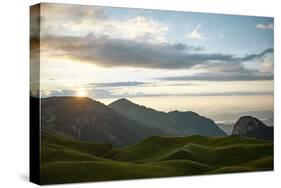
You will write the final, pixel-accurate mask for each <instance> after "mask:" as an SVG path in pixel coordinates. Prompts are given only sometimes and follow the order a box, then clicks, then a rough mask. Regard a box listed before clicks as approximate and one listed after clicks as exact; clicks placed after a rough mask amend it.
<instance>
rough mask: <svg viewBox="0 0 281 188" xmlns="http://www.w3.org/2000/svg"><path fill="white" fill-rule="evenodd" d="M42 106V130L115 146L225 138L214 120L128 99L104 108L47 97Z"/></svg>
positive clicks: (73, 99) (93, 103) (78, 99)
mask: <svg viewBox="0 0 281 188" xmlns="http://www.w3.org/2000/svg"><path fill="white" fill-rule="evenodd" d="M41 107H42V111H41V123H42V128H46V129H50V130H54V131H57V132H60V133H63V134H65V135H68V136H70V137H72V138H75V139H78V140H82V141H95V142H97V143H108V144H112V145H114V146H126V145H130V144H134V143H136V142H138V141H141V140H143V139H144V138H146V137H149V136H152V135H160V136H161V135H162V136H165V135H166V136H167V135H168V136H186V135H204V136H225V135H226V134H225V133H224V132H223V131H222V130H221V129H220V128H219V127H218V126H217V125H216V124H215V122H214V121H213V120H211V119H208V118H205V117H203V116H200V115H198V114H196V113H194V112H179V111H173V112H169V113H165V112H159V111H156V110H154V109H150V108H147V107H145V106H140V105H137V104H134V103H132V102H131V101H129V100H127V99H120V100H117V101H115V102H113V103H111V104H110V105H108V106H106V105H104V104H102V103H100V102H98V101H95V100H92V99H90V98H86V97H85V98H81V97H50V98H43V99H41Z"/></svg>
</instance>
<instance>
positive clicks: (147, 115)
mask: <svg viewBox="0 0 281 188" xmlns="http://www.w3.org/2000/svg"><path fill="white" fill-rule="evenodd" d="M108 106H109V107H110V108H112V109H114V110H115V111H117V112H118V113H121V114H122V115H125V116H126V117H127V118H128V119H132V120H136V121H138V122H140V123H142V124H143V125H146V126H147V127H155V128H159V129H161V130H163V131H166V132H168V133H171V134H175V135H177V136H185V135H193V134H202V135H205V136H225V135H226V134H225V132H224V131H222V130H221V129H220V128H219V127H218V126H217V125H216V124H215V122H214V121H213V120H211V119H209V118H206V117H204V116H201V115H199V114H198V113H196V112H193V111H186V112H181V111H177V110H175V111H171V112H167V113H166V112H162V111H157V110H154V109H152V108H148V107H146V106H142V105H139V104H135V103H133V102H131V101H129V100H128V99H119V100H116V101H114V102H112V103H110V104H109V105H108ZM187 117H188V118H187ZM192 120H194V121H192ZM195 120H196V121H195ZM201 123H204V125H206V124H208V126H207V129H206V130H207V131H204V130H203V129H202V125H200V124H201ZM196 124H197V125H196ZM204 125H203V126H204ZM200 126H201V128H200ZM205 127H206V126H205ZM208 131H210V132H208Z"/></svg>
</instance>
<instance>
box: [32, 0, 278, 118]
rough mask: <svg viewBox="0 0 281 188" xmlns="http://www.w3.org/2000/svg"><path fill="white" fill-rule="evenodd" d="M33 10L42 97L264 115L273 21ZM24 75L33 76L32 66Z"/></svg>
mask: <svg viewBox="0 0 281 188" xmlns="http://www.w3.org/2000/svg"><path fill="white" fill-rule="evenodd" d="M40 10H41V12H40V17H39V16H38V15H36V10H32V11H31V16H32V17H31V24H32V23H38V21H39V20H40V44H39V45H33V43H32V42H33V41H36V40H32V39H36V37H38V36H36V32H35V31H34V28H31V50H32V51H31V52H38V51H36V50H40V96H41V97H50V96H87V97H91V98H93V99H95V100H98V101H101V102H103V103H105V104H109V103H110V102H113V101H115V100H117V99H119V98H127V99H129V100H131V101H133V102H136V103H138V104H142V105H145V106H148V107H152V108H155V109H157V110H161V111H166V112H167V111H172V110H181V111H188V110H192V111H196V112H198V113H202V114H214V113H222V112H224V113H225V112H233V113H234V112H239V111H263V110H264V111H273V91H274V90H273V61H274V59H273V57H274V49H273V48H274V45H273V32H274V23H273V18H270V17H254V16H237V15H222V14H207V13H192V12H178V11H161V10H144V9H129V8H112V7H97V6H80V5H66V4H44V3H43V4H41V8H40ZM37 11H38V10H37ZM34 43H35V42H34ZM37 59H38V57H37ZM31 66H34V67H36V66H37V67H38V66H39V65H38V61H36V58H35V57H32V56H31ZM33 75H35V74H33ZM37 80H38V79H37ZM31 82H36V76H32V73H31Z"/></svg>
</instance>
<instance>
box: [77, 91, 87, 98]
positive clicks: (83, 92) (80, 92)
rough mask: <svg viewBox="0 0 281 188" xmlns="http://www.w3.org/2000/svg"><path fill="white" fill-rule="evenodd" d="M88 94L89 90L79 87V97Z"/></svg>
mask: <svg viewBox="0 0 281 188" xmlns="http://www.w3.org/2000/svg"><path fill="white" fill-rule="evenodd" d="M86 95H87V92H86V91H85V90H83V89H79V90H78V91H77V94H76V96H77V97H86Z"/></svg>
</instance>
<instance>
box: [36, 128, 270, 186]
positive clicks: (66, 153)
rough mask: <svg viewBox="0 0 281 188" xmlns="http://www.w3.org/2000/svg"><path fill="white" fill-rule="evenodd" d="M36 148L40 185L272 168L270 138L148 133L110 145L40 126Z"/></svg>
mask: <svg viewBox="0 0 281 188" xmlns="http://www.w3.org/2000/svg"><path fill="white" fill-rule="evenodd" d="M41 146H42V147H41V184H55V183H69V182H78V181H80V182H85V181H106V180H121V179H137V178H155V177H170V176H186V175H198V174H214V173H228V172H243V171H264V170H272V169H273V143H272V141H267V140H259V139H254V138H246V137H239V136H227V137H220V138H210V137H204V136H189V137H167V136H152V137H149V138H147V139H145V140H143V141H141V142H138V143H136V144H134V145H130V146H127V147H123V148H111V147H110V146H109V145H106V144H96V143H94V142H84V141H78V140H74V139H72V138H69V137H66V136H65V135H62V134H58V133H57V132H54V131H50V130H47V129H43V130H42V133H41Z"/></svg>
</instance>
